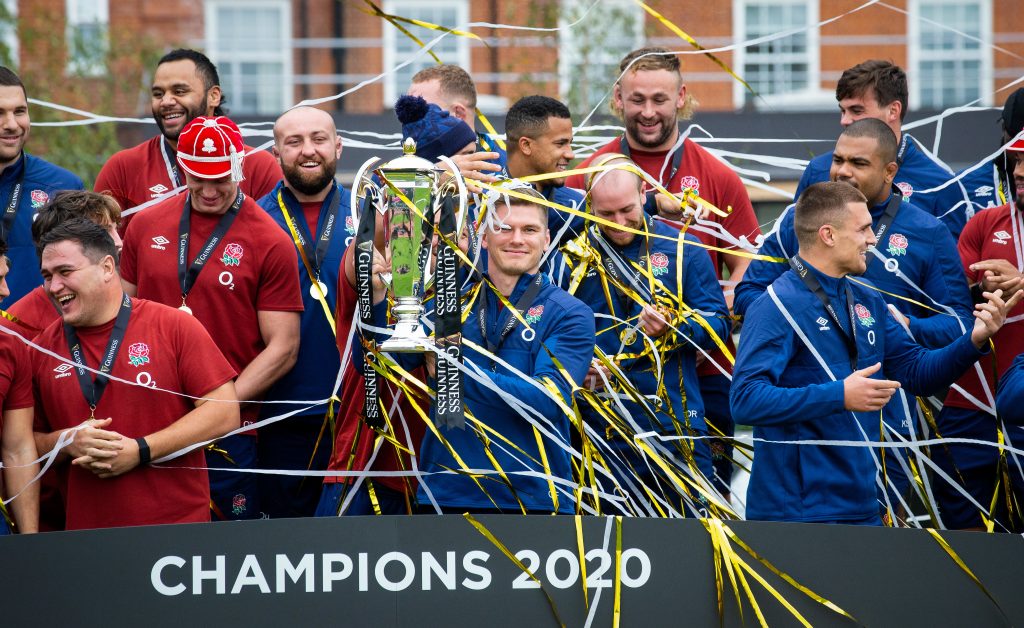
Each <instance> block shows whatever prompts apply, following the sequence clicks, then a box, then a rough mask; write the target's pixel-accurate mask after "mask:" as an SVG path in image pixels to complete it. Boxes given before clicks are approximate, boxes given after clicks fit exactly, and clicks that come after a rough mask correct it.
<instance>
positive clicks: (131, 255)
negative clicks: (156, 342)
mask: <svg viewBox="0 0 1024 628" xmlns="http://www.w3.org/2000/svg"><path fill="white" fill-rule="evenodd" d="M244 150H245V147H244V146H243V144H242V135H241V133H240V132H239V130H238V127H237V126H236V125H235V123H234V122H232V121H231V120H229V119H228V118H224V117H218V118H205V117H199V118H196V119H195V120H193V121H192V122H190V123H189V125H188V126H187V127H186V128H185V130H184V131H182V133H181V137H180V138H179V139H178V156H177V158H178V165H179V166H180V167H181V169H182V170H183V171H184V174H185V181H186V185H187V186H188V194H187V195H184V196H176V197H174V198H170V199H167V200H165V201H163V202H162V203H160V204H158V205H155V206H153V208H152V209H151V210H147V211H145V212H143V213H141V214H139V216H138V218H137V219H136V220H134V221H133V222H132V224H131V226H130V227H129V228H128V231H127V232H126V233H125V242H124V250H123V251H122V252H121V274H122V278H123V281H124V284H125V291H126V292H128V294H130V295H133V296H139V297H140V298H144V299H150V300H153V301H157V302H160V303H163V304H165V305H170V306H172V307H177V308H179V309H181V310H182V311H184V312H187V313H189V314H193V315H194V316H195V317H196V319H198V320H199V322H201V323H202V324H203V326H204V327H206V330H207V331H208V332H210V335H211V336H212V337H213V338H214V339H215V340H216V342H217V345H218V346H219V347H220V349H221V351H222V352H223V353H224V357H226V358H227V359H228V362H229V363H230V364H231V366H232V367H233V368H234V369H235V370H236V371H238V380H237V381H236V382H235V386H236V389H237V392H238V398H239V399H240V400H241V401H242V402H251V401H258V400H260V399H262V397H263V393H265V392H266V391H267V389H268V388H269V387H270V386H271V385H272V384H273V383H274V382H276V381H277V380H278V379H279V378H280V377H281V376H282V375H284V374H285V373H287V372H288V371H289V370H291V368H292V366H293V365H294V364H295V359H296V355H297V354H298V347H299V313H300V312H301V311H302V309H303V308H302V296H301V294H300V292H299V273H298V258H297V256H296V254H295V246H294V245H293V244H292V241H291V239H290V238H289V237H288V235H286V234H285V233H284V231H282V230H281V228H280V227H278V226H277V223H275V222H274V220H273V219H272V218H271V217H270V216H268V215H267V213H266V212H265V211H263V209H262V208H261V207H260V206H259V205H257V204H256V201H255V200H253V199H252V198H250V197H248V196H246V195H245V194H244V193H242V191H241V190H240V189H239V186H238V183H239V181H240V180H241V178H242V170H243V166H242V164H243V157H244ZM258 414H259V408H257V407H256V404H251V403H250V404H246V405H244V406H243V407H242V425H243V426H245V425H249V424H251V423H252V422H254V421H255V420H256V419H257V415H258ZM217 447H218V448H220V449H222V450H224V452H225V453H223V454H222V453H216V452H215V451H213V452H210V453H209V454H208V456H207V457H208V459H209V463H210V464H209V466H211V467H214V468H218V469H228V470H224V471H213V472H211V473H210V482H211V491H212V494H213V505H214V514H215V516H216V518H218V519H249V518H253V517H257V516H259V513H260V507H259V499H258V490H257V482H256V478H255V476H254V475H253V474H250V473H237V472H233V471H230V469H234V468H241V469H253V468H255V465H256V443H255V433H246V434H238V435H235V436H230V437H228V438H225V439H222V440H221V441H219V443H218V445H217Z"/></svg>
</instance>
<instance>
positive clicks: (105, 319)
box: [78, 282, 124, 327]
mask: <svg viewBox="0 0 1024 628" xmlns="http://www.w3.org/2000/svg"><path fill="white" fill-rule="evenodd" d="M123 298H124V292H122V290H121V283H120V282H117V283H116V284H111V286H110V288H109V289H108V290H107V298H106V299H105V300H104V302H103V309H102V310H100V311H99V312H97V314H96V320H93V321H90V322H88V323H85V324H82V325H78V327H99V326H100V325H106V324H107V323H109V322H110V321H112V320H114V319H115V318H117V314H118V312H120V311H121V299H123Z"/></svg>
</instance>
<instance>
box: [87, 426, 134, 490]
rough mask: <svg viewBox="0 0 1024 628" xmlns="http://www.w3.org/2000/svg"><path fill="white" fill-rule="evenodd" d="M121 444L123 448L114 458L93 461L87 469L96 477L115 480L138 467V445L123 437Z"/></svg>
mask: <svg viewBox="0 0 1024 628" xmlns="http://www.w3.org/2000/svg"><path fill="white" fill-rule="evenodd" d="M121 443H122V445H123V447H122V448H121V449H120V450H119V451H118V452H117V455H116V456H114V457H112V458H107V459H106V460H96V461H93V462H92V463H89V464H88V465H87V468H88V469H89V470H90V471H92V472H93V473H95V474H96V476H97V477H99V478H101V479H104V480H105V479H108V478H115V477H117V476H119V475H121V474H123V473H127V472H128V471H131V470H132V469H134V468H135V467H137V466H139V444H138V443H137V442H136V441H135V439H134V438H127V437H124V436H122V437H121ZM76 462H77V461H76Z"/></svg>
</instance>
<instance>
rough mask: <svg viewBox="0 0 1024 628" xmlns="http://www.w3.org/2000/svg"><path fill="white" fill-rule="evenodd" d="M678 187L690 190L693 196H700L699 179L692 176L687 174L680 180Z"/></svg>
mask: <svg viewBox="0 0 1024 628" xmlns="http://www.w3.org/2000/svg"><path fill="white" fill-rule="evenodd" d="M679 185H681V186H683V187H684V188H690V189H691V190H693V193H694V194H700V179H698V178H697V177H695V176H693V175H692V174H688V175H686V176H685V177H683V178H682V179H680V180H679Z"/></svg>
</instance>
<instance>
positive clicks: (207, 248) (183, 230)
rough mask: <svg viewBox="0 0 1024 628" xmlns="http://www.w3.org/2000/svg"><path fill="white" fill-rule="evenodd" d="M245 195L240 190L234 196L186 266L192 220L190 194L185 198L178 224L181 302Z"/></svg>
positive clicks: (232, 220)
mask: <svg viewBox="0 0 1024 628" xmlns="http://www.w3.org/2000/svg"><path fill="white" fill-rule="evenodd" d="M244 198H245V195H244V194H242V193H241V192H239V193H238V196H236V197H235V202H234V203H232V204H231V207H229V208H228V211H227V212H225V214H224V215H223V216H221V218H220V222H218V223H217V227H216V228H215V229H214V230H213V233H211V234H210V237H209V238H207V239H206V244H204V245H203V248H202V250H201V251H200V252H199V255H197V256H196V258H195V259H194V260H192V264H191V265H188V266H186V261H185V260H186V259H187V257H188V241H189V238H190V237H191V234H190V233H189V228H190V225H191V221H192V199H191V196H190V197H187V198H186V199H185V207H184V208H183V209H182V211H181V221H180V222H179V225H178V283H179V284H180V285H181V304H182V305H184V304H185V297H187V296H188V293H189V291H190V290H192V286H194V285H195V283H196V279H198V278H199V273H200V272H201V271H202V270H203V267H204V266H206V262H208V261H209V260H210V256H211V255H212V254H213V249H215V248H217V245H218V244H219V243H220V241H221V240H223V239H224V235H225V234H226V233H227V232H228V229H230V228H231V223H233V222H235V218H236V217H238V210H239V208H240V207H241V206H242V200H243V199H244Z"/></svg>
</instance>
